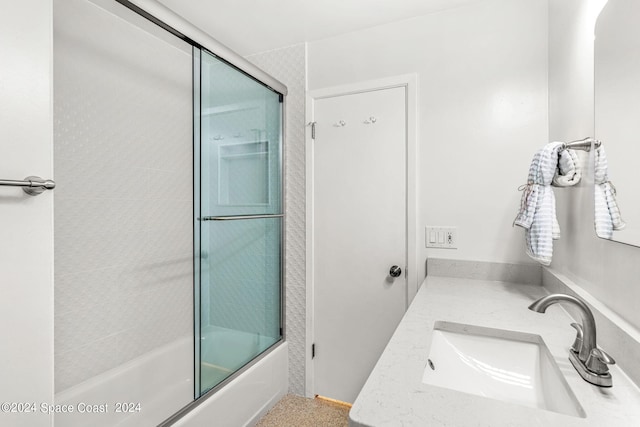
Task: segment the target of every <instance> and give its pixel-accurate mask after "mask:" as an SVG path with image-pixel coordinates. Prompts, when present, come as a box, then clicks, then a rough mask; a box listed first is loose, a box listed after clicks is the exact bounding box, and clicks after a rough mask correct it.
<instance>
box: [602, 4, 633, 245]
mask: <svg viewBox="0 0 640 427" xmlns="http://www.w3.org/2000/svg"><path fill="white" fill-rule="evenodd" d="M639 16H640V1H638V0H609V1H608V3H607V4H606V6H605V7H604V9H603V10H602V12H601V13H600V16H599V18H598V22H597V24H596V28H595V51H594V62H595V80H594V91H595V138H596V139H599V140H600V141H602V146H603V147H604V149H605V152H606V158H607V161H608V177H609V179H610V180H611V182H612V184H613V186H614V187H613V188H614V189H615V193H616V195H615V199H616V201H617V204H618V207H619V209H620V214H621V217H622V219H623V220H624V222H625V223H626V226H625V227H624V228H622V229H621V230H614V231H609V232H607V231H603V229H602V227H598V226H597V227H596V229H597V234H598V237H602V238H605V239H610V240H615V241H618V242H621V243H626V244H629V245H634V246H640V198H638V197H637V195H638V194H639V193H640V25H638V17H639ZM594 154H597V153H594ZM596 158H597V156H596ZM596 161H597V160H596ZM596 175H597V167H596ZM597 182H598V177H597V176H596V184H595V185H596V187H598V186H599V185H601V184H598V183H597ZM595 191H596V211H597V210H598V206H597V204H598V200H599V198H600V199H601V197H599V195H598V192H600V193H601V194H602V188H600V189H598V188H596V190H595ZM605 209H606V208H605ZM597 222H598V221H596V223H597Z"/></svg>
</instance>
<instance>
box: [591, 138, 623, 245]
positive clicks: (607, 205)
mask: <svg viewBox="0 0 640 427" xmlns="http://www.w3.org/2000/svg"><path fill="white" fill-rule="evenodd" d="M594 157H595V161H594V182H595V210H596V211H595V226H596V234H597V235H598V236H599V237H602V238H605V239H611V238H612V237H613V231H614V230H622V229H623V228H624V227H625V226H626V225H627V224H626V223H625V222H624V221H623V220H622V217H621V216H620V209H619V208H618V202H617V201H616V188H615V187H614V186H613V184H612V183H611V181H609V171H608V165H607V156H606V154H605V152H604V147H603V146H602V145H600V147H598V148H597V149H596V150H595V153H594Z"/></svg>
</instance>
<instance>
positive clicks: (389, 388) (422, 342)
mask: <svg viewBox="0 0 640 427" xmlns="http://www.w3.org/2000/svg"><path fill="white" fill-rule="evenodd" d="M545 294H547V292H546V290H545V289H544V288H542V287H541V286H535V285H522V284H512V283H505V282H494V281H485V280H472V279H459V278H449V277H432V276H429V277H427V279H426V280H425V282H424V283H423V285H422V287H421V288H420V291H419V292H418V294H417V295H416V297H415V299H414V300H413V302H412V303H411V306H410V307H409V309H408V310H407V313H406V314H405V316H404V318H403V319H402V322H401V323H400V325H399V326H398V328H397V329H396V331H395V333H394V335H393V337H392V338H391V340H390V341H389V343H388V345H387V347H386V349H385V350H384V352H383V354H382V356H381V357H380V359H379V360H378V363H377V364H376V366H375V368H374V370H373V371H372V373H371V375H370V376H369V379H368V380H367V382H366V384H365V385H364V387H363V389H362V391H361V392H360V394H359V396H358V398H357V399H356V401H355V403H354V405H353V408H352V409H351V412H350V413H349V417H350V425H351V426H376V427H378V426H380V427H381V426H456V427H457V426H491V427H497V426H563V427H564V426H607V427H611V426H634V427H637V426H639V425H640V390H639V389H638V387H637V386H636V385H634V384H633V383H632V382H631V381H630V380H629V379H628V377H627V376H626V375H625V374H624V373H623V372H622V371H621V370H620V367H618V366H613V367H612V368H611V374H612V376H613V387H612V388H601V387H596V386H593V385H591V384H589V383H587V382H585V381H584V380H583V379H582V378H581V377H580V376H579V374H578V373H577V372H576V371H575V370H574V368H573V366H572V365H571V363H570V362H569V360H568V358H567V351H568V350H567V349H568V347H569V346H570V345H571V344H572V343H573V339H574V338H575V331H574V330H573V328H571V327H570V326H569V324H570V323H571V322H572V320H571V318H570V317H569V316H568V315H567V314H566V312H565V311H564V310H563V309H562V308H561V307H560V305H558V304H555V305H554V306H552V307H549V309H547V312H546V313H545V314H538V313H534V312H532V311H529V310H527V306H528V305H529V304H530V303H531V302H533V301H534V300H535V299H537V298H539V297H541V296H543V295H545ZM438 320H444V321H451V322H458V323H466V324H471V325H478V326H485V327H490V328H499V329H507V330H512V331H520V332H526V333H532V334H538V335H540V336H541V337H542V338H543V340H544V341H545V343H546V345H547V347H548V348H549V350H550V352H551V354H552V355H553V357H554V359H555V361H556V363H557V364H558V366H559V368H560V371H561V372H562V374H563V375H564V377H565V379H566V380H567V383H568V384H569V387H570V388H571V390H572V391H573V393H574V394H575V396H576V398H577V399H578V401H579V402H580V404H581V406H582V407H583V409H584V411H585V412H586V415H587V416H586V418H579V417H574V416H570V415H563V414H559V413H556V412H551V411H546V410H541V409H535V408H530V407H527V406H522V405H517V404H512V403H507V402H502V401H499V400H494V399H489V398H485V397H482V396H476V395H471V394H467V393H462V392H458V391H454V390H450V389H446V388H441V387H436V386H431V385H427V384H423V383H422V373H423V370H424V367H425V365H426V363H427V358H428V355H429V346H430V343H431V332H432V330H433V326H434V323H435V322H436V321H438ZM605 350H607V351H608V352H609V353H610V354H611V355H612V356H613V357H614V358H615V350H613V349H607V348H605ZM622 369H624V367H622Z"/></svg>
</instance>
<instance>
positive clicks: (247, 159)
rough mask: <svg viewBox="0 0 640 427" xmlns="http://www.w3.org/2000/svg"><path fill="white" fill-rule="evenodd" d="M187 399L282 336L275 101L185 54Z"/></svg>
mask: <svg viewBox="0 0 640 427" xmlns="http://www.w3.org/2000/svg"><path fill="white" fill-rule="evenodd" d="M194 53H195V54H194V57H195V59H194V64H195V66H194V70H195V74H194V81H195V83H196V84H195V96H194V108H195V110H196V114H195V116H196V120H195V132H194V135H195V147H194V148H195V153H196V156H195V163H196V164H195V186H194V187H195V189H196V190H195V191H196V197H195V199H196V200H199V202H196V206H195V217H196V218H195V237H196V238H195V244H196V265H195V267H196V309H197V311H196V397H198V396H200V395H202V394H204V393H205V392H207V391H208V390H210V389H212V388H214V387H215V386H217V385H218V384H220V383H221V382H223V381H224V380H225V379H227V378H229V377H230V376H231V375H232V374H233V373H234V372H236V371H238V370H239V369H240V368H242V367H243V366H245V365H246V364H247V363H248V362H250V361H251V360H252V359H254V358H256V357H257V356H258V355H260V354H261V353H263V352H264V351H265V350H267V349H268V348H269V347H271V346H272V345H274V344H275V343H277V342H278V341H280V339H281V338H282V327H281V326H282V321H281V288H282V287H281V282H282V256H281V254H282V232H283V223H282V222H283V215H282V212H283V210H282V170H281V153H282V105H283V104H282V95H281V94H279V93H277V92H275V91H273V90H272V89H271V88H269V87H267V86H265V85H263V84H261V83H259V82H258V81H256V80H254V79H253V78H251V77H249V76H247V75H246V74H244V73H242V72H241V71H239V70H238V69H236V68H234V67H233V66H231V65H229V64H228V63H226V62H224V61H222V60H220V59H219V58H217V57H215V56H213V55H211V54H209V53H208V52H206V51H201V50H199V49H196V50H195V52H194Z"/></svg>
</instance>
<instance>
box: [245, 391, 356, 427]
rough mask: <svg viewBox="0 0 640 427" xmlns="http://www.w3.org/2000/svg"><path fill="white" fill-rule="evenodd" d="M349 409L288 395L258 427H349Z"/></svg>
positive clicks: (327, 402)
mask: <svg viewBox="0 0 640 427" xmlns="http://www.w3.org/2000/svg"><path fill="white" fill-rule="evenodd" d="M348 425H349V407H348V406H346V405H341V404H339V403H333V402H329V401H325V400H321V399H308V398H306V397H301V396H295V395H293V394H287V395H286V396H285V397H283V398H282V399H280V401H279V402H278V403H276V406H274V407H273V408H272V409H271V410H270V411H269V412H268V413H267V415H265V416H264V417H262V419H261V420H260V421H259V422H258V424H256V427H334V426H335V427H347V426H348Z"/></svg>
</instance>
